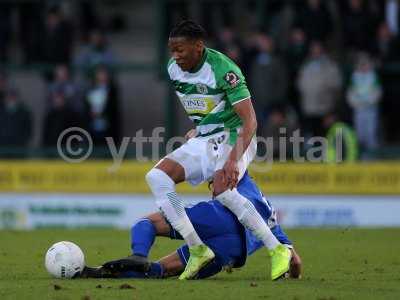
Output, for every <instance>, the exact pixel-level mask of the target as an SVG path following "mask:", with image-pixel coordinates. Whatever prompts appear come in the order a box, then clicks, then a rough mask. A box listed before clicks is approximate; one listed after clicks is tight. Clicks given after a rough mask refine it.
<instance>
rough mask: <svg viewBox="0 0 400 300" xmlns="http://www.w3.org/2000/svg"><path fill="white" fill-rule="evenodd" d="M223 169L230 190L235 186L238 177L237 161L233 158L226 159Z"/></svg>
mask: <svg viewBox="0 0 400 300" xmlns="http://www.w3.org/2000/svg"><path fill="white" fill-rule="evenodd" d="M223 171H224V175H225V180H226V182H227V185H228V188H229V189H231V190H232V189H233V188H235V187H236V185H237V183H238V178H239V168H238V166H237V162H236V161H233V160H227V161H226V163H225V165H224V167H223Z"/></svg>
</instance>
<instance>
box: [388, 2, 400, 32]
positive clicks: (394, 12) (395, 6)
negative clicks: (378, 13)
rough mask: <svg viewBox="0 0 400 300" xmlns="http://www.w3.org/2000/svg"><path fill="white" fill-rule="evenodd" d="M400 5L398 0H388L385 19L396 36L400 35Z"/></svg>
mask: <svg viewBox="0 0 400 300" xmlns="http://www.w3.org/2000/svg"><path fill="white" fill-rule="evenodd" d="M399 14H400V5H399V1H398V0H386V6H385V19H386V23H387V24H388V27H389V30H390V32H391V33H392V34H393V35H394V36H398V35H399V22H400V16H399Z"/></svg>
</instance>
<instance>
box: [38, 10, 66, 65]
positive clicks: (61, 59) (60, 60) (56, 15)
mask: <svg viewBox="0 0 400 300" xmlns="http://www.w3.org/2000/svg"><path fill="white" fill-rule="evenodd" d="M40 36H41V38H42V41H41V48H42V51H41V55H42V59H41V61H42V62H45V63H49V64H69V63H70V61H71V54H72V46H73V34H72V27H71V25H70V23H69V22H68V21H67V20H65V19H64V18H63V15H62V13H61V11H60V10H59V9H58V8H56V7H53V8H52V9H50V10H49V12H48V13H47V15H46V21H45V27H44V31H43V32H42V33H41V34H40Z"/></svg>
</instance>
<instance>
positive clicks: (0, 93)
mask: <svg viewBox="0 0 400 300" xmlns="http://www.w3.org/2000/svg"><path fill="white" fill-rule="evenodd" d="M7 88H8V80H7V75H6V73H4V72H2V71H0V103H1V104H4V103H3V100H4V97H5V96H6V92H7ZM0 106H1V105H0Z"/></svg>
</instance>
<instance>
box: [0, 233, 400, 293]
mask: <svg viewBox="0 0 400 300" xmlns="http://www.w3.org/2000/svg"><path fill="white" fill-rule="evenodd" d="M288 233H289V236H290V238H291V239H292V240H293V241H295V242H296V248H297V250H298V252H299V254H300V255H301V257H302V259H303V263H304V275H303V279H301V280H286V281H279V282H271V281H269V280H267V274H268V273H267V271H268V270H269V266H268V263H267V261H268V259H267V256H266V251H259V253H257V254H256V255H254V256H252V257H251V258H250V259H249V260H248V263H247V265H246V266H245V267H243V268H242V269H241V270H234V272H233V273H232V274H227V273H221V274H219V275H217V276H215V277H213V278H211V279H208V280H202V281H188V282H179V281H178V280H176V279H168V280H126V279H119V280H56V279H52V278H50V276H49V275H48V274H47V273H46V270H45V269H44V264H43V256H44V253H45V252H46V250H47V248H48V247H49V246H50V245H51V244H52V243H54V242H57V241H60V240H71V241H74V242H76V243H77V244H79V245H80V246H81V248H82V249H83V251H84V252H85V254H86V260H87V263H88V264H89V265H96V264H100V263H102V262H103V261H105V260H109V259H113V258H118V257H120V256H124V255H126V254H128V252H129V235H128V231H117V230H100V229H93V230H61V229H60V230H37V231H31V232H20V231H0V299H1V300H5V299H56V300H57V299H59V300H62V299H65V300H66V299H91V300H92V299H116V300H120V299H158V300H161V299H188V300H189V299H190V300H191V299H205V300H209V299H224V300H229V299H246V300H252V299H270V300H275V299H290V300H300V299H304V300H308V299H315V300H323V299H325V300H334V299H352V300H354V299H374V300H376V299H400V257H399V255H400V229H381V230H377V229H370V230H366V229H365V230H355V229H349V230H340V229H335V230H333V229H329V230H328V229H325V230H324V229H318V230H316V229H301V230H288ZM177 245H179V242H176V241H170V240H168V239H160V240H159V241H158V242H157V243H156V245H155V247H154V248H153V251H152V253H151V256H152V257H153V258H157V257H160V256H162V255H165V254H167V253H169V252H170V251H173V250H174V249H175V248H176V247H177ZM123 283H129V284H130V285H132V286H134V289H120V285H121V284H123ZM54 285H59V286H61V289H60V290H55V289H54ZM98 285H101V288H99V287H97V286H98Z"/></svg>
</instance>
